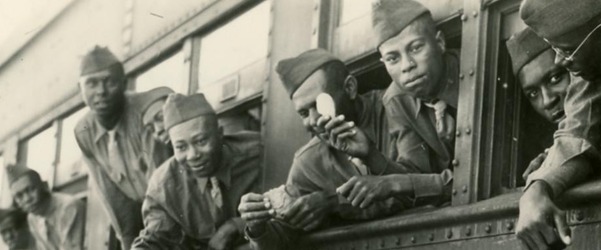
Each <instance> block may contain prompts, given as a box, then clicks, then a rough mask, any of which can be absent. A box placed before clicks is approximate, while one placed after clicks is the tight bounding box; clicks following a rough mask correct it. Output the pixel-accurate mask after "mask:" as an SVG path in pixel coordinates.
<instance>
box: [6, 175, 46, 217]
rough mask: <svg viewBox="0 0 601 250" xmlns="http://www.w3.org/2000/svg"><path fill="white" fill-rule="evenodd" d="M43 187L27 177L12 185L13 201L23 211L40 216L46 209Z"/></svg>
mask: <svg viewBox="0 0 601 250" xmlns="http://www.w3.org/2000/svg"><path fill="white" fill-rule="evenodd" d="M43 185H44V184H43V183H40V182H37V181H34V180H33V179H32V178H31V177H29V176H27V175H25V176H22V177H21V178H19V179H18V180H16V181H15V182H14V183H12V184H11V185H10V191H11V194H12V196H13V199H14V200H15V202H16V203H17V205H18V206H19V207H20V208H21V209H23V211H25V212H27V213H35V214H38V213H39V212H40V211H42V210H43V209H44V208H43V206H44V202H43V200H44V198H45V195H44V187H43Z"/></svg>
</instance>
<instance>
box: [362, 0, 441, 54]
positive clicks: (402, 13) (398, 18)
mask: <svg viewBox="0 0 601 250" xmlns="http://www.w3.org/2000/svg"><path fill="white" fill-rule="evenodd" d="M424 14H428V15H431V14H430V10H428V9H427V8H426V7H424V6H423V5H422V4H421V3H418V2H416V1H414V0H376V1H374V2H373V4H372V11H371V17H372V26H373V29H374V32H375V34H376V44H377V46H376V48H379V47H380V45H382V43H384V42H385V41H386V40H388V39H390V38H392V37H394V36H396V35H398V34H399V33H401V31H403V29H405V27H407V26H408V25H409V24H410V23H411V22H413V21H414V20H415V19H417V18H418V17H420V16H421V15H424Z"/></svg>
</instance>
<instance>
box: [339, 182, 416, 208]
mask: <svg viewBox="0 0 601 250" xmlns="http://www.w3.org/2000/svg"><path fill="white" fill-rule="evenodd" d="M405 178H408V177H407V176H405V175H385V176H369V175H366V176H353V177H352V178H351V179H349V180H348V181H347V182H346V183H344V184H342V185H341V186H340V187H338V188H337V189H336V193H338V194H340V195H342V196H343V197H345V198H346V199H347V200H348V201H349V202H351V204H352V205H353V206H355V207H360V208H367V207H368V206H370V205H371V204H372V202H373V201H376V200H385V199H388V198H390V197H391V196H392V195H393V194H394V193H396V192H404V191H403V190H400V185H398V184H399V183H397V182H402V181H406V180H404V179H405Z"/></svg>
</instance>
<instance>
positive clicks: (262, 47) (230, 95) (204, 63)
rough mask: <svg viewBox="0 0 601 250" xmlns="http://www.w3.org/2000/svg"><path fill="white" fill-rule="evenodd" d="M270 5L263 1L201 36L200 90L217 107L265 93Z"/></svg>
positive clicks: (220, 108) (268, 2) (220, 107)
mask: <svg viewBox="0 0 601 250" xmlns="http://www.w3.org/2000/svg"><path fill="white" fill-rule="evenodd" d="M270 6H271V5H270V1H264V2H262V3H259V4H258V5H257V6H254V7H252V8H251V9H249V10H247V11H246V12H244V13H243V14H241V15H240V16H237V17H236V18H234V19H233V20H231V21H229V22H227V23H225V24H224V25H223V26H220V27H218V28H217V29H215V30H213V31H212V32H210V33H208V34H206V35H202V37H201V38H200V50H199V51H200V60H199V65H198V91H199V92H202V93H204V94H205V96H206V97H207V100H208V101H209V102H210V103H211V104H212V105H213V107H214V108H215V109H216V110H222V109H224V108H226V106H231V105H234V104H238V103H240V102H244V101H246V100H248V98H252V97H253V96H256V95H257V94H260V93H262V91H263V84H264V83H265V74H266V72H265V67H266V62H267V61H266V60H267V51H268V44H269V29H270V23H271V13H270ZM233 37H235V38H236V39H232V38H233Z"/></svg>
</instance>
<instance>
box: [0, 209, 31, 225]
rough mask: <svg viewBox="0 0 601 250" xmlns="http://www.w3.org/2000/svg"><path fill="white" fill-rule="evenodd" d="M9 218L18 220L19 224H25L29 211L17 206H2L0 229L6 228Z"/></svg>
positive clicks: (0, 210)
mask: <svg viewBox="0 0 601 250" xmlns="http://www.w3.org/2000/svg"><path fill="white" fill-rule="evenodd" d="M9 219H12V221H14V222H16V224H17V226H20V225H25V224H26V223H27V213H25V212H23V211H22V210H21V209H18V208H15V207H9V208H1V209H0V230H2V229H4V227H5V222H7V221H8V220H9Z"/></svg>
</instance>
